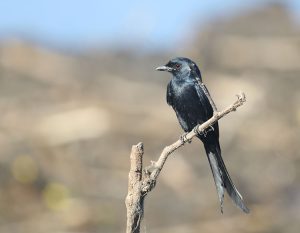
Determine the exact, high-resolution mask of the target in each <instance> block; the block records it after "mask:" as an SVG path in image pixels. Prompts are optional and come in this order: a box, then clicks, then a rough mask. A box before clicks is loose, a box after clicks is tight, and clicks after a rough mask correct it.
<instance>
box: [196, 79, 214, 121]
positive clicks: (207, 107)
mask: <svg viewBox="0 0 300 233" xmlns="http://www.w3.org/2000/svg"><path fill="white" fill-rule="evenodd" d="M194 86H195V89H196V92H197V94H198V97H199V101H200V103H201V105H202V107H203V108H202V110H203V114H204V115H205V118H206V120H208V119H209V118H211V117H212V115H213V109H212V106H211V104H210V102H209V100H208V98H207V96H206V95H205V93H204V91H203V90H202V88H201V87H200V86H199V84H198V83H195V85H194Z"/></svg>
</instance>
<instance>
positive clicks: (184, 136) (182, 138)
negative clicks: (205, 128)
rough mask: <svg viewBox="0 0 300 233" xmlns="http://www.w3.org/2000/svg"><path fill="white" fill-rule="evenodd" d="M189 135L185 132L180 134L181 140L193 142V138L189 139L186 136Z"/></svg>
mask: <svg viewBox="0 0 300 233" xmlns="http://www.w3.org/2000/svg"><path fill="white" fill-rule="evenodd" d="M187 135H188V133H184V134H182V135H181V136H180V141H181V142H182V143H185V142H188V143H191V142H192V140H191V139H187V137H186V136H187Z"/></svg>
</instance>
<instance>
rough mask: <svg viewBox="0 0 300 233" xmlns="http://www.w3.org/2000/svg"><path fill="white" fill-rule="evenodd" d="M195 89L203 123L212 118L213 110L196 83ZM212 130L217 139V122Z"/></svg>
mask: <svg viewBox="0 0 300 233" xmlns="http://www.w3.org/2000/svg"><path fill="white" fill-rule="evenodd" d="M195 89H196V92H197V94H198V97H199V101H200V103H201V105H202V111H203V113H202V114H203V116H204V118H205V120H204V121H207V120H208V119H209V118H211V117H212V116H213V108H212V106H211V104H210V102H209V99H208V98H207V96H206V94H205V93H204V91H203V90H202V88H201V87H200V85H199V84H198V83H195ZM213 128H214V133H215V134H216V135H217V137H219V125H218V122H216V123H215V124H214V125H213Z"/></svg>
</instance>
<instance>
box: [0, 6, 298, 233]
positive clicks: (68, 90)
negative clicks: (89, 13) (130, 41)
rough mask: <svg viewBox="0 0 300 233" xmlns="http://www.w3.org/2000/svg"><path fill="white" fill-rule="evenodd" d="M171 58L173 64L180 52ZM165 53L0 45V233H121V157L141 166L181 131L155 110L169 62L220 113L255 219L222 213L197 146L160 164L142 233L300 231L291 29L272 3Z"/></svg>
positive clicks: (231, 165) (162, 105)
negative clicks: (239, 99) (236, 105)
mask: <svg viewBox="0 0 300 233" xmlns="http://www.w3.org/2000/svg"><path fill="white" fill-rule="evenodd" d="M179 50H180V54H179V53H177V52H178V51H179ZM178 51H176V50H174V53H172V54H166V53H165V54H155V53H152V54H151V55H149V54H141V53H138V52H137V51H131V50H125V49H124V50H114V51H110V50H107V51H102V50H97V49H96V50H94V51H91V50H89V51H86V52H82V53H69V52H63V51H58V50H55V49H49V48H46V47H43V46H38V45H36V44H34V43H30V42H28V41H22V40H17V39H14V40H5V41H2V42H1V43H0V111H1V121H0V232H1V233H2V232H3V233H7V232H11V233H14V232H16V233H19V232H20V233H26V232H37V233H47V232H105V233H110V232H124V229H125V222H126V219H125V218H126V216H125V215H126V211H125V205H124V199H125V196H126V192H127V175H128V170H129V153H130V148H131V145H132V144H136V143H137V142H139V141H143V142H144V145H145V152H146V157H145V164H149V163H150V160H154V159H156V158H157V156H158V155H159V153H160V152H161V150H162V149H163V147H164V146H165V145H168V144H170V143H172V142H173V141H174V140H176V139H178V137H179V135H180V134H181V129H180V127H179V125H178V123H177V120H176V117H175V114H174V113H173V110H172V109H171V108H170V107H168V106H167V104H166V102H165V89H166V85H167V83H168V81H169V79H170V77H169V75H168V74H162V73H158V72H155V70H154V68H155V67H157V66H158V65H162V64H164V63H166V62H167V61H168V60H169V58H171V57H175V56H187V57H191V58H192V59H193V60H195V61H196V62H197V63H198V64H199V66H200V68H201V70H202V75H203V77H204V82H205V83H206V84H207V86H208V88H209V89H210V92H211V94H212V96H213V98H214V99H215V102H216V103H217V105H218V107H219V108H220V109H221V108H223V107H225V106H227V105H228V104H230V103H231V102H232V101H233V100H234V99H235V94H236V93H238V92H239V91H240V90H243V91H244V92H245V93H246V95H247V103H246V104H245V105H244V106H243V107H242V108H240V110H239V111H237V112H236V113H234V114H231V115H230V116H228V117H226V118H223V119H222V120H221V122H220V128H221V144H222V148H223V156H224V159H225V162H226V164H227V167H228V169H229V171H230V173H231V176H232V178H233V180H234V182H235V183H236V185H237V187H238V189H239V190H240V192H241V193H242V194H243V196H244V199H245V200H246V203H248V206H249V207H250V209H251V211H252V212H251V214H250V215H244V214H242V213H241V212H240V211H239V210H238V209H236V208H235V207H234V206H233V204H232V203H231V201H230V200H229V199H228V198H226V202H225V213H224V214H223V215H221V214H220V211H219V206H218V199H217V194H216V191H215V187H214V183H213V178H212V175H211V172H210V168H209V166H208V162H207V159H206V156H205V154H204V150H203V148H202V145H201V143H200V142H197V141H194V142H193V143H192V144H190V145H188V146H186V147H185V148H183V149H180V150H179V151H178V152H177V153H176V155H174V156H172V157H170V159H169V160H168V162H167V165H166V167H165V168H164V171H163V173H162V174H161V176H160V179H159V183H158V185H157V187H156V189H155V190H154V191H153V192H152V193H151V195H149V196H148V198H147V200H146V203H145V210H146V213H145V219H144V225H143V230H142V232H149V233H150V232H153V233H154V232H155V233H162V232H164V233H168V232H172V233H177V232H178V233H181V232H191V233H192V232H212V233H214V232H220V231H222V232H285V233H296V232H299V229H300V223H299V222H300V221H299V220H300V182H299V178H300V173H299V168H300V156H299V151H300V145H299V135H300V134H299V133H300V105H299V103H300V78H299V77H300V27H299V25H298V24H296V23H295V22H294V21H293V19H292V18H291V16H290V12H289V11H288V10H287V9H286V8H284V7H283V6H281V5H270V6H266V7H264V8H262V9H253V10H251V11H247V12H241V13H240V14H238V15H232V16H230V17H227V18H221V19H218V20H215V21H213V22H211V23H209V24H208V25H206V27H205V28H201V29H199V33H198V34H195V35H193V39H192V43H190V44H188V45H184V46H181V48H179V49H178Z"/></svg>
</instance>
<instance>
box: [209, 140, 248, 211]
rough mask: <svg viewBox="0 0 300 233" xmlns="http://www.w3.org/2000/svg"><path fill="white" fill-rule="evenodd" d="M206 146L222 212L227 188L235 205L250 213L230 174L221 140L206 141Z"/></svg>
mask: <svg viewBox="0 0 300 233" xmlns="http://www.w3.org/2000/svg"><path fill="white" fill-rule="evenodd" d="M204 147H205V150H206V154H207V158H208V161H209V164H210V168H211V170H212V173H213V177H214V181H215V184H216V188H217V193H218V196H219V201H220V205H221V212H222V213H223V201H224V189H226V191H227V193H228V195H229V196H230V198H231V199H232V201H233V202H234V203H235V205H236V206H237V207H239V208H240V209H241V210H243V211H244V212H245V213H249V212H250V210H249V209H248V208H247V206H246V205H245V203H244V202H243V197H242V195H241V194H240V193H239V191H238V190H237V188H236V187H235V185H234V184H233V182H232V180H231V178H230V176H229V174H228V171H227V169H226V166H225V164H224V161H223V159H222V156H221V149H220V145H219V142H215V143H211V142H209V143H204Z"/></svg>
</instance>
